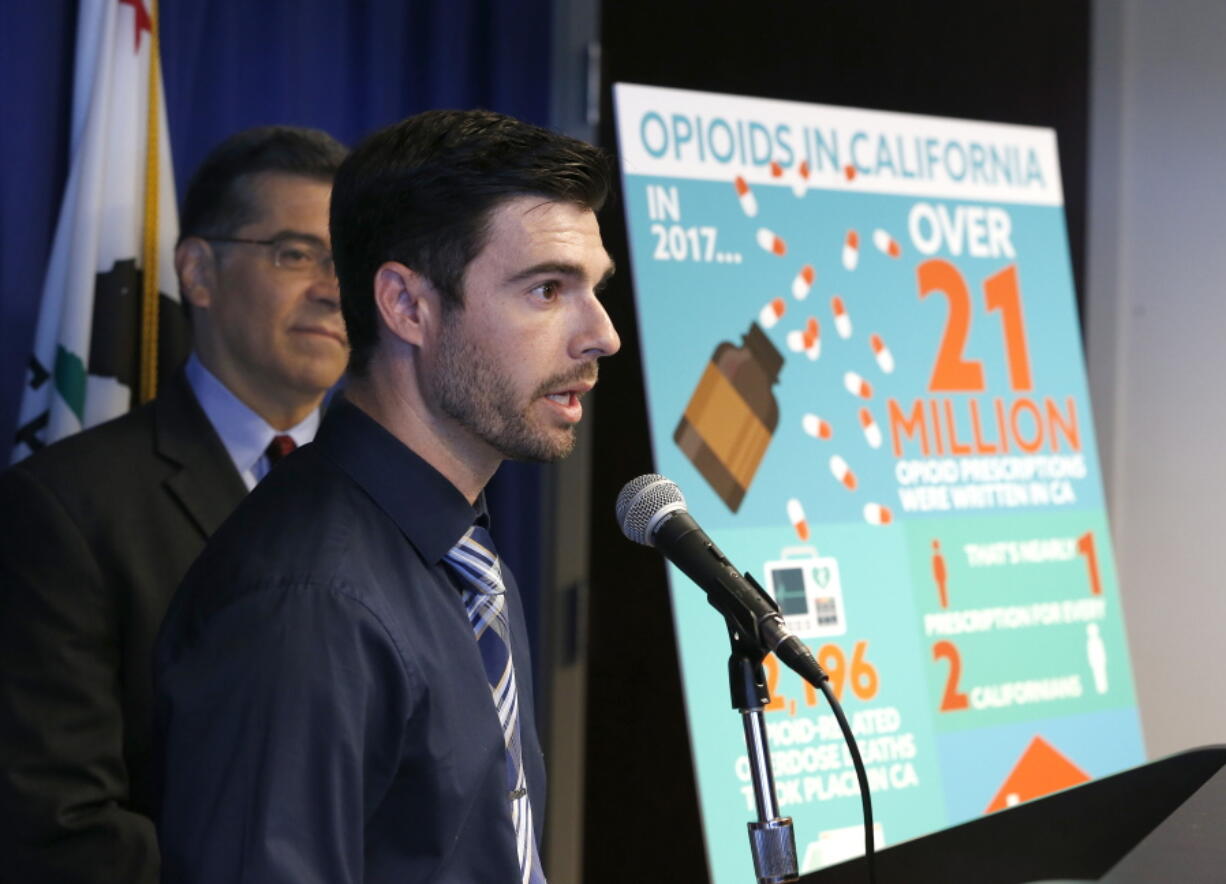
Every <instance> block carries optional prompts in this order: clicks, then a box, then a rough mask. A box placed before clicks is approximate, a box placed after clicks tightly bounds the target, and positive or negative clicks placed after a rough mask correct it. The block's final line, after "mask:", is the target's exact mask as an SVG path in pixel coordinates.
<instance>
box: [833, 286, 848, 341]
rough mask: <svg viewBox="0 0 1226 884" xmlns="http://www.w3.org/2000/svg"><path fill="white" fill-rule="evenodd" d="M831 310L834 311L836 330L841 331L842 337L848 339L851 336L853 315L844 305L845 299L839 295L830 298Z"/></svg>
mask: <svg viewBox="0 0 1226 884" xmlns="http://www.w3.org/2000/svg"><path fill="white" fill-rule="evenodd" d="M830 311H831V312H832V313H834V330H835V331H836V332H838V333H839V337H840V338H842V339H843V340H847V339H848V338H850V337H851V317H850V316H849V315H848V314H847V308H846V307H845V306H843V299H842V298H840V297H839V296H838V295H835V296H834V297H833V298H831V299H830Z"/></svg>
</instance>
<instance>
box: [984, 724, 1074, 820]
mask: <svg viewBox="0 0 1226 884" xmlns="http://www.w3.org/2000/svg"><path fill="white" fill-rule="evenodd" d="M1089 779H1090V775H1089V774H1087V773H1086V772H1085V771H1084V770H1082V769H1081V768H1079V767H1078V766H1077V765H1075V764H1073V762H1071V761H1069V760H1068V758H1067V757H1065V756H1064V755H1063V754H1061V753H1060V752H1059V751H1057V750H1056V748H1055V747H1054V746H1052V744H1051V743H1049V742H1047V741H1046V740H1044V739H1043V738H1042V737H1035V738H1034V739H1033V740H1031V741H1030V745H1029V746H1027V747H1026V751H1025V752H1023V753H1022V757H1021V758H1019V759H1018V761H1017V764H1016V765H1014V767H1013V770H1012V771H1011V772H1010V774H1009V776H1008V777H1007V778H1006V779H1005V782H1004V784H1003V785H1002V786H1001V787H1000V791H999V792H997V793H996V797H995V798H993V799H992V803H991V804H989V805H988V808H987V810H985V811H984V813H995V812H996V811H998V810H1004V809H1005V808H1006V807H1012V806H1013V805H1014V804H1020V803H1021V802H1023V801H1031V800H1033V799H1035V798H1041V797H1042V796H1044V795H1050V794H1051V793H1052V792H1059V791H1060V790H1061V789H1068V788H1069V787H1071V786H1077V785H1080V784H1081V783H1085V782H1088V781H1089Z"/></svg>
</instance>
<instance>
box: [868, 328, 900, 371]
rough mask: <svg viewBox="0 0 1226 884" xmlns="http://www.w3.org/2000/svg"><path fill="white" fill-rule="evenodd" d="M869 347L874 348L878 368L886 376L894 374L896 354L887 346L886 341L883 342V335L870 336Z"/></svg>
mask: <svg viewBox="0 0 1226 884" xmlns="http://www.w3.org/2000/svg"><path fill="white" fill-rule="evenodd" d="M868 345H869V346H870V347H872V348H873V356H875V357H876V358H877V367H878V368H880V369H881V370H882V371H883V372H885V373H886V374H890V373H891V372H893V371H894V354H893V353H891V352H890V348H889V347H887V346H886V345H885V341H883V340H881V335H878V334H873V335H871V336H869V339H868Z"/></svg>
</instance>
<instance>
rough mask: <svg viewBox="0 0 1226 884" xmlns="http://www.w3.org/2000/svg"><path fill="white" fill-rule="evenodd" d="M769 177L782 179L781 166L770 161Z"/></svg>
mask: <svg viewBox="0 0 1226 884" xmlns="http://www.w3.org/2000/svg"><path fill="white" fill-rule="evenodd" d="M771 177H772V178H782V177H783V166H781V165H779V164H778V163H776V162H775V161H774V160H771Z"/></svg>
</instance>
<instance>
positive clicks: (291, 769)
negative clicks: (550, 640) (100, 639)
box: [155, 111, 620, 884]
mask: <svg viewBox="0 0 1226 884" xmlns="http://www.w3.org/2000/svg"><path fill="white" fill-rule="evenodd" d="M608 182H609V178H608V171H607V168H606V165H605V161H604V159H603V158H602V157H601V155H600V154H599V153H598V152H597V151H596V150H595V149H593V148H592V147H590V146H588V145H586V144H584V143H582V142H579V141H575V140H574V139H570V138H567V137H564V136H561V135H557V134H554V133H551V132H548V131H546V130H543V129H539V128H537V127H535V126H530V125H527V124H524V123H521V122H519V121H516V120H513V119H510V118H508V117H504V116H500V115H497V114H492V113H488V112H478V111H473V112H457V111H433V112H429V113H425V114H420V115H418V116H415V117H412V118H410V119H408V120H405V121H403V122H401V123H398V124H396V125H393V126H391V127H389V128H387V129H385V130H383V131H381V132H378V133H376V134H374V135H372V136H371V137H370V138H368V139H367V140H366V141H365V142H364V143H363V144H361V145H360V146H359V147H358V148H357V149H356V150H355V151H354V152H353V153H352V154H351V156H350V157H349V159H347V160H346V161H345V163H344V164H343V165H342V167H341V169H340V171H339V172H338V174H337V178H336V183H335V186H334V189H333V195H332V208H331V233H332V244H333V250H334V253H335V258H336V265H337V271H338V275H339V277H340V280H341V306H342V311H343V313H344V317H345V323H346V326H347V329H348V335H349V341H350V345H351V348H352V350H351V357H350V375H351V378H350V381H349V385H348V387H347V390H346V399H347V401H346V402H344V403H341V404H339V405H337V406H335V407H334V408H333V409H331V411H330V412H329V414H328V415H327V416H326V417H325V419H324V423H323V426H322V427H321V428H320V431H319V434H318V436H317V437H316V441H315V442H314V443H313V444H311V445H308V446H306V447H305V448H303V449H301V450H300V451H298V452H296V453H295V454H293V455H291V456H289V457H288V458H287V459H286V460H285V462H284V464H283V465H282V466H281V467H279V468H278V470H277V471H275V472H274V473H273V474H272V475H271V476H270V477H269V478H268V479H267V480H266V481H265V482H263V483H262V484H261V485H260V486H259V487H258V488H257V489H256V490H255V492H253V493H252V494H251V495H250V496H249V497H248V498H247V499H246V500H245V501H244V503H243V505H242V506H240V507H239V509H238V510H237V511H236V513H235V514H234V516H232V517H231V518H230V519H229V520H228V521H227V522H226V524H225V525H223V526H222V528H221V529H220V530H219V531H218V533H217V534H216V535H215V536H214V539H213V541H212V542H211V543H210V545H209V547H208V548H207V549H206V551H205V553H204V555H203V556H202V557H201V558H200V560H199V561H198V562H197V564H196V565H195V566H194V567H193V568H192V570H191V572H190V573H189V574H188V576H187V578H186V580H185V581H184V583H183V585H182V587H181V589H180V591H179V593H178V595H177V596H176V598H175V601H174V603H173V605H172V608H171V611H170V613H169V614H168V616H167V619H166V622H165V624H164V626H163V629H162V632H161V634H160V636H159V639H158V644H157V649H156V653H155V678H156V682H157V712H156V715H157V720H156V726H157V733H158V736H159V738H160V743H159V755H160V760H159V766H158V769H159V772H160V775H161V787H162V788H161V812H160V818H159V835H160V838H161V842H162V849H163V853H164V862H165V866H164V869H165V875H166V880H173V881H181V882H194V881H201V882H227V881H240V880H241V881H260V882H280V881H285V882H290V881H292V882H298V884H303V882H328V884H343V882H383V881H386V882H393V881H394V882H397V884H405V882H425V881H430V882H457V884H461V882H462V884H474V882H491V884H495V882H496V884H507V882H512V881H522V882H544V881H545V878H544V874H543V872H542V870H541V868H540V858H539V835H540V832H541V826H542V822H543V812H544V807H543V800H544V795H545V783H544V765H543V763H542V758H541V751H540V744H539V741H538V739H537V736H536V731H535V727H534V724H533V711H532V701H531V684H530V673H531V665H530V662H529V660H528V646H527V641H526V632H525V626H524V617H523V611H522V608H521V605H520V600H519V595H518V591H517V589H516V586H515V581H514V578H513V577H512V575H511V574H510V572H509V570H508V569H506V568H505V567H503V566H502V565H501V563H500V562H499V560H498V558H497V552H496V550H495V549H494V547H493V542H492V540H491V539H490V537H489V535H488V533H487V528H488V527H489V526H488V516H487V514H486V512H485V503H484V498H483V495H482V489H483V488H484V486H485V485H486V483H487V482H488V481H489V479H490V477H491V476H492V475H493V473H494V471H495V470H496V469H497V468H498V465H499V464H500V463H501V462H502V461H503V460H504V459H506V458H526V459H534V460H555V459H557V458H560V457H563V456H565V455H566V454H567V453H568V452H569V451H570V449H571V447H572V445H573V442H574V427H575V424H576V423H577V422H578V421H579V419H580V417H581V415H582V405H581V404H580V400H581V398H582V397H583V395H584V394H585V393H586V392H587V391H588V390H590V389H591V387H592V386H593V384H594V383H595V381H596V371H597V360H598V359H599V358H601V357H602V356H608V355H611V354H612V353H614V352H616V351H617V349H618V347H619V346H620V342H619V340H618V337H617V333H616V332H615V330H614V329H613V326H612V324H611V323H610V321H609V317H608V315H607V314H606V312H605V310H604V307H603V306H602V305H601V303H600V301H599V299H598V294H599V292H600V289H601V288H602V286H603V284H604V281H605V280H606V279H607V278H608V276H609V275H610V273H611V272H612V262H611V261H610V259H609V257H608V255H607V253H606V252H605V249H604V246H603V245H602V243H601V238H600V230H599V227H598V225H597V222H596V217H595V214H594V212H595V210H597V209H598V208H599V207H600V205H601V204H602V203H603V201H604V199H605V196H606V193H607V190H608Z"/></svg>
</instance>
